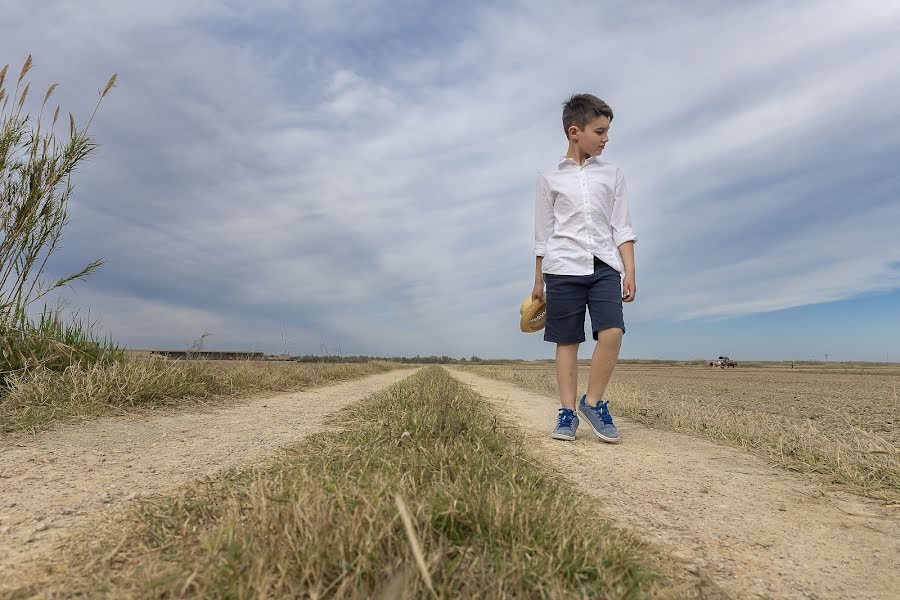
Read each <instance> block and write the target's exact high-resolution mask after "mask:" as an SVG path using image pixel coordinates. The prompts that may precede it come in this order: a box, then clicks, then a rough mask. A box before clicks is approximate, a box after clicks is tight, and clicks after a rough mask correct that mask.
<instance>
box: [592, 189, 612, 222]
mask: <svg viewBox="0 0 900 600" xmlns="http://www.w3.org/2000/svg"><path fill="white" fill-rule="evenodd" d="M590 190H591V205H592V208H593V210H595V211H599V212H601V213H603V214H604V215H606V218H607V219H608V218H609V215H611V214H612V208H613V203H614V202H615V199H616V194H615V191H614V190H613V189H612V188H611V187H610V186H609V184H606V183H604V182H602V181H594V182H591V184H590Z"/></svg>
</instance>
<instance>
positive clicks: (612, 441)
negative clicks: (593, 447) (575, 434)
mask: <svg viewBox="0 0 900 600" xmlns="http://www.w3.org/2000/svg"><path fill="white" fill-rule="evenodd" d="M578 412H580V413H581V416H582V417H584V420H585V421H587V424H588V426H589V427H590V428H591V431H593V432H594V435H596V436H597V437H598V438H600V439H601V440H603V441H604V442H606V443H607V444H618V443H619V442H621V441H622V438H621V437H617V438H611V437H606V436H605V435H603V434H602V433H600V432H599V431H597V430H596V429H594V424H593V423H591V420H590V419H588V416H587V415H586V414H584V411H583V410H581V407H580V406H579V407H578Z"/></svg>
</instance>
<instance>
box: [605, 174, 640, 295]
mask: <svg viewBox="0 0 900 600" xmlns="http://www.w3.org/2000/svg"><path fill="white" fill-rule="evenodd" d="M616 175H617V178H616V196H615V201H614V202H613V209H612V215H610V219H609V224H610V225H611V226H612V233H613V241H614V242H615V244H616V246H617V247H618V248H619V254H621V256H622V264H623V265H624V266H625V277H624V279H623V280H622V301H624V302H633V301H634V298H635V296H637V285H636V278H635V272H634V243H635V242H636V241H637V236H636V235H634V230H633V229H632V228H631V213H630V212H629V210H628V188H627V187H626V186H625V175H624V174H623V173H622V172H621V171H619V172H618V173H616Z"/></svg>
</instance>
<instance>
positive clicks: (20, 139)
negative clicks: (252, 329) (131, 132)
mask: <svg viewBox="0 0 900 600" xmlns="http://www.w3.org/2000/svg"><path fill="white" fill-rule="evenodd" d="M31 67H32V60H31V56H30V55H29V56H28V58H27V59H26V61H25V63H24V65H23V66H22V69H21V70H20V72H19V75H18V77H17V78H16V80H15V86H14V87H12V91H11V92H9V91H7V87H6V80H7V74H8V72H9V65H6V66H4V67H3V68H2V69H0V395H2V392H3V387H4V385H5V383H6V379H7V377H8V376H9V375H11V374H15V373H20V374H21V373H23V372H25V371H29V370H34V369H42V368H47V369H54V370H60V369H64V368H66V367H67V366H69V365H71V364H75V363H95V362H98V361H102V360H116V359H118V358H121V356H120V355H119V354H118V353H117V348H115V346H114V345H113V344H112V343H111V342H110V341H109V340H105V339H96V338H94V337H93V336H92V333H93V332H92V330H91V327H89V326H85V324H84V323H82V322H78V321H76V322H75V323H68V322H64V321H63V320H62V317H61V313H60V312H59V311H53V310H50V309H47V308H46V307H45V308H44V310H43V311H42V312H41V316H40V318H39V320H38V321H37V322H34V321H33V320H32V319H30V318H29V316H28V309H29V308H30V307H31V306H32V305H34V303H36V302H37V301H39V300H41V299H42V298H44V297H45V296H46V295H47V294H48V293H50V292H51V291H53V290H56V289H59V288H60V287H62V286H65V285H68V284H70V283H72V282H73V281H76V280H78V279H81V278H83V277H86V276H87V275H89V274H90V273H92V272H94V271H95V270H96V269H97V268H98V267H99V266H100V265H101V264H102V261H101V260H95V261H92V262H90V263H89V264H87V265H86V266H85V267H83V268H82V269H80V270H79V271H77V272H75V273H72V274H69V275H66V276H63V277H60V278H59V279H56V280H55V281H53V280H51V281H47V280H45V278H44V273H45V269H46V267H47V263H48V260H49V259H50V257H51V256H52V255H53V254H54V253H55V252H56V251H57V250H58V249H59V246H60V242H61V240H62V234H63V230H64V229H65V227H66V225H67V224H68V222H69V213H68V203H69V199H70V198H71V195H72V192H73V189H74V188H73V185H72V174H73V173H74V171H75V170H76V169H77V168H78V166H79V165H81V164H82V163H83V162H84V161H85V160H86V159H87V158H88V157H89V156H91V154H93V152H94V151H95V150H96V148H97V145H96V144H95V143H94V142H93V141H92V140H91V138H90V136H89V135H88V130H89V128H90V125H91V122H92V121H93V119H94V116H95V115H96V113H97V109H98V108H99V106H100V102H101V101H102V100H103V98H104V97H105V96H106V94H107V93H109V91H110V90H111V89H112V88H113V86H115V83H116V76H115V75H112V76H111V77H110V78H109V81H107V83H106V86H105V87H104V88H103V90H102V91H101V92H100V97H99V99H98V100H97V105H96V106H95V107H94V112H93V113H92V114H91V117H90V119H89V120H88V122H87V123H86V124H85V125H84V126H81V127H79V126H78V125H77V124H76V122H75V117H74V116H73V115H72V113H69V119H68V139H67V140H64V139H62V138H60V137H58V136H57V134H56V132H55V128H56V126H57V123H58V121H59V114H60V108H59V106H57V107H56V109H55V110H54V111H53V115H52V118H51V119H50V122H49V124H48V123H46V122H45V120H44V111H45V109H47V108H48V107H47V103H48V102H49V101H50V98H51V97H52V95H53V92H54V90H55V89H56V87H57V84H53V85H51V86H49V87H48V88H47V91H46V93H45V94H44V96H43V100H42V102H41V104H40V110H39V112H38V114H37V116H34V115H32V114H31V113H30V112H29V111H28V110H26V101H27V100H28V96H29V92H30V90H31V83H30V82H29V81H26V76H27V75H28V73H29V71H30V70H31Z"/></svg>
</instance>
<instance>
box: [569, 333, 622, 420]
mask: <svg viewBox="0 0 900 600" xmlns="http://www.w3.org/2000/svg"><path fill="white" fill-rule="evenodd" d="M623 335H624V332H623V331H622V330H621V329H619V328H618V327H612V328H610V329H604V330H602V331H601V332H600V333H599V334H597V345H596V346H594V354H593V355H592V356H591V375H590V378H589V379H588V389H587V398H586V399H585V402H586V403H588V404H589V405H591V406H596V405H597V403H598V402H600V400H602V399H603V394H605V393H606V386H607V384H608V383H609V378H610V377H612V373H613V369H615V368H616V361H617V360H618V359H619V349H620V348H621V347H622V336H623ZM557 360H558V359H557ZM557 364H559V363H558V362H557ZM557 368H558V367H557ZM561 390H562V386H560V391H561Z"/></svg>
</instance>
